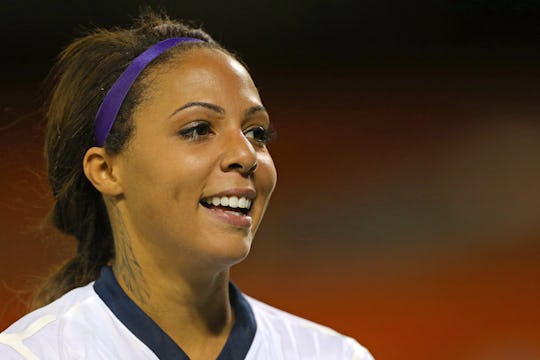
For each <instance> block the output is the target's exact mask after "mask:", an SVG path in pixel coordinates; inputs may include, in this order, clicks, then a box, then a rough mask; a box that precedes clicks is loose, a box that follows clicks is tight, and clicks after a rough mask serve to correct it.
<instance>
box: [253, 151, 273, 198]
mask: <svg viewBox="0 0 540 360" xmlns="http://www.w3.org/2000/svg"><path fill="white" fill-rule="evenodd" d="M258 163H259V168H258V170H257V173H258V175H259V182H260V186H261V188H262V189H261V190H263V191H264V193H265V194H266V195H267V196H268V197H270V195H271V194H272V192H273V191H274V188H275V187H276V182H277V171H276V167H275V165H274V161H273V160H272V157H271V156H270V154H269V153H265V154H263V155H262V156H259V159H258Z"/></svg>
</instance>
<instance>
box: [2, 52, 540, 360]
mask: <svg viewBox="0 0 540 360" xmlns="http://www.w3.org/2000/svg"><path fill="white" fill-rule="evenodd" d="M239 47H240V48H241V47H242V46H239ZM57 50H58V49H57ZM498 50H500V49H498ZM516 51H517V50H516ZM244 52H245V53H246V54H249V47H248V48H247V50H245V51H243V52H242V53H244ZM520 54H522V55H523V54H525V53H520ZM527 54H529V53H527ZM534 54H536V55H537V53H534ZM506 55H508V54H506ZM506 55H505V56H500V57H498V58H496V59H491V60H490V61H482V59H484V58H481V59H480V60H478V58H476V59H472V58H471V59H467V57H466V56H462V58H460V60H459V61H455V62H448V61H446V62H436V61H432V62H427V63H426V61H417V60H418V57H417V58H414V57H408V58H407V57H405V56H403V57H401V59H405V58H406V59H408V61H406V62H399V61H397V60H395V61H389V62H377V61H374V62H369V61H367V62H363V63H361V66H351V65H350V64H348V65H347V66H344V67H340V66H339V65H338V64H331V65H330V66H320V67H318V66H311V67H309V68H302V67H295V66H286V65H284V64H283V63H279V64H277V65H272V64H271V62H270V61H268V62H264V61H258V59H259V58H256V57H255V60H256V61H254V63H255V64H254V65H253V66H252V67H251V72H252V74H253V75H254V78H255V80H256V82H257V84H258V86H259V88H260V89H261V95H262V97H263V101H264V103H265V106H266V107H268V109H269V111H270V115H271V118H272V120H273V122H274V125H275V127H276V129H277V132H278V137H277V139H276V140H275V142H273V143H272V144H270V150H271V153H272V155H273V157H274V161H275V163H276V166H277V169H278V186H277V189H276V191H275V193H274V196H273V199H272V201H271V204H270V207H269V209H268V212H267V215H266V217H265V219H264V221H263V224H262V226H261V228H260V230H259V233H258V235H257V237H256V240H255V243H254V246H253V249H252V253H251V254H250V256H249V257H248V259H246V260H245V261H244V262H243V263H242V264H240V265H238V266H236V267H235V268H234V269H233V279H234V281H235V282H236V283H237V284H238V285H239V286H240V288H241V289H242V290H243V291H244V292H246V293H247V294H249V295H251V296H253V297H255V298H259V299H260V300H263V301H265V302H268V303H270V304H272V305H274V306H277V307H279V308H282V309H284V310H287V311H290V312H292V313H294V314H297V315H300V316H303V317H307V318H309V319H311V320H314V321H317V322H320V323H322V324H325V325H328V326H330V327H333V328H335V329H336V330H338V331H339V332H342V333H344V334H347V335H350V336H353V337H355V338H356V339H358V340H359V341H360V342H361V343H362V344H363V345H364V346H366V347H367V348H369V349H370V350H371V352H372V353H373V354H374V356H375V357H376V358H377V359H415V360H418V359H538V358H540V326H538V324H539V323H540V310H539V306H538V304H539V303H540V275H539V274H540V241H539V240H540V221H539V217H540V120H539V119H540V102H539V95H540V81H539V79H540V77H539V76H540V67H539V65H538V64H539V62H537V61H536V60H537V59H538V58H537V57H529V58H527V56H524V55H523V56H522V57H516V58H510V60H508V59H509V57H508V56H506ZM486 58H487V57H486ZM524 58H526V60H527V61H523V62H522V61H521V60H522V59H524ZM469 60H470V61H469ZM248 63H250V62H249V59H248ZM38 88H39V82H38V79H37V78H32V77H21V78H17V77H16V76H12V77H10V78H9V79H7V80H6V81H4V82H3V83H2V85H1V88H0V96H1V99H2V100H1V104H0V105H1V106H2V109H1V110H2V113H1V116H2V117H1V122H0V161H1V163H2V164H3V165H4V168H3V176H1V177H0V229H1V230H0V279H1V281H2V283H1V285H2V286H1V287H0V304H1V305H0V329H4V328H6V327H7V326H8V325H9V324H10V323H12V322H13V321H15V320H16V319H17V318H18V317H20V316H21V315H22V314H24V311H25V308H24V301H25V300H26V299H28V296H29V291H31V289H32V287H33V284H34V283H35V281H36V279H37V278H39V277H41V276H44V275H45V274H46V273H47V272H48V271H49V270H50V269H51V267H52V266H54V265H55V264H58V263H59V262H61V261H62V260H64V259H66V258H68V257H69V256H71V255H72V254H73V252H74V250H75V243H74V241H73V240H72V239H68V238H63V237H61V236H58V235H55V234H54V232H51V230H50V229H47V228H45V230H40V229H39V227H40V224H41V223H42V220H43V219H44V218H45V216H46V214H47V212H48V210H49V206H50V195H49V192H48V191H49V190H48V186H47V181H46V177H45V175H44V162H43V157H42V136H43V124H42V123H41V120H40V119H39V116H38V115H36V114H34V111H35V110H36V108H37V106H38V105H39V102H38V101H37V100H35V99H36V97H37V94H38Z"/></svg>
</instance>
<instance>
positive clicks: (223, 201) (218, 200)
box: [203, 196, 251, 209]
mask: <svg viewBox="0 0 540 360" xmlns="http://www.w3.org/2000/svg"><path fill="white" fill-rule="evenodd" d="M203 201H204V202H205V203H207V204H211V205H214V206H220V205H221V206H228V207H231V208H234V209H236V208H240V209H249V208H251V199H248V198H246V197H243V196H242V197H240V198H239V197H238V196H222V197H218V196H214V197H211V198H206V199H203Z"/></svg>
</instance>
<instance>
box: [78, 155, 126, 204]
mask: <svg viewBox="0 0 540 360" xmlns="http://www.w3.org/2000/svg"><path fill="white" fill-rule="evenodd" d="M83 170H84V174H85V175H86V177H87V179H88V180H89V181H90V182H91V183H92V185H94V187H95V188H96V189H97V190H98V191H99V192H100V193H102V194H103V195H108V196H117V195H120V194H122V185H121V181H120V178H119V177H118V176H117V174H116V171H115V167H114V162H113V159H112V157H111V156H110V155H108V154H107V153H106V151H105V149H104V148H102V147H91V148H90V149H88V150H87V151H86V154H85V155H84V159H83Z"/></svg>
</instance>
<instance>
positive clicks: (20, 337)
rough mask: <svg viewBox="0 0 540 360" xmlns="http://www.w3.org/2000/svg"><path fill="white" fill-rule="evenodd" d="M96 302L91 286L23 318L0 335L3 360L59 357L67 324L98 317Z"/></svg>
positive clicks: (72, 292) (0, 353)
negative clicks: (86, 317)
mask: <svg viewBox="0 0 540 360" xmlns="http://www.w3.org/2000/svg"><path fill="white" fill-rule="evenodd" d="M97 300H98V299H97V298H96V294H95V292H94V291H93V289H92V287H91V284H89V285H87V286H84V287H81V288H76V289H73V290H71V291H70V292H68V293H66V294H65V295H64V296H62V297H61V298H59V299H57V300H55V301H53V302H52V303H50V304H48V305H46V306H44V307H42V308H39V309H37V310H34V311H32V312H30V313H29V314H27V315H25V316H23V317H22V318H20V319H19V320H17V321H16V322H15V323H13V324H12V325H11V326H10V327H8V328H7V329H6V330H4V331H3V332H2V333H0V358H2V359H21V358H23V359H37V358H39V355H40V354H60V353H61V352H62V351H63V350H62V349H60V348H59V346H60V343H61V342H60V341H58V340H59V339H61V338H62V337H63V335H64V333H65V330H66V324H69V326H73V325H74V324H80V325H82V324H84V321H82V318H83V317H85V316H91V314H92V313H94V314H95V313H96V311H97V309H96V307H97V306H96V305H97V304H98V302H97ZM83 326H84V325H83Z"/></svg>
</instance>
